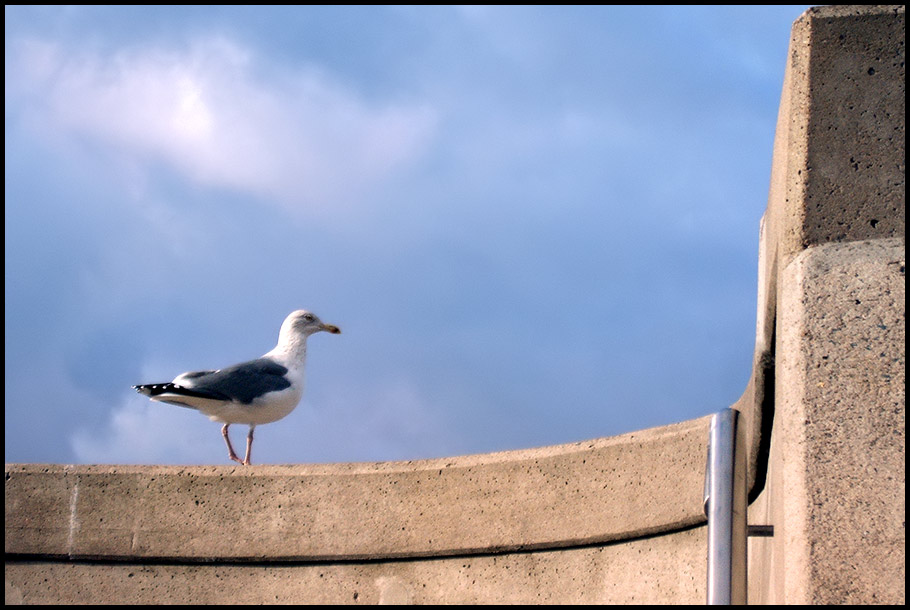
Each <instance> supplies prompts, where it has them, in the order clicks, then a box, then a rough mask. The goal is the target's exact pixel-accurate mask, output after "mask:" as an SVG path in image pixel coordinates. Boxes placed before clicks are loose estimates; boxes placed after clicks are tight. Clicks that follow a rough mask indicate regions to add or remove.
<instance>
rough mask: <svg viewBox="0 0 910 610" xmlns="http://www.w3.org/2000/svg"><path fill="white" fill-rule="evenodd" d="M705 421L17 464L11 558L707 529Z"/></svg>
mask: <svg viewBox="0 0 910 610" xmlns="http://www.w3.org/2000/svg"><path fill="white" fill-rule="evenodd" d="M708 423H709V418H701V419H697V420H693V421H691V422H686V423H684V424H677V425H673V426H667V427H663V428H655V429H652V430H645V431H642V432H636V433H632V434H626V435H622V436H617V437H611V438H606V439H597V440H593V441H587V442H583V443H572V444H567V445H558V446H552V447H545V448H542V449H528V450H521V451H508V452H502V453H493V454H484V455H477V456H462V457H455V458H446V459H434V460H423V461H414V462H383V463H374V464H326V465H298V466H257V467H255V468H244V467H234V466H211V467H189V468H182V467H166V466H154V467H152V466H148V467H146V466H132V467H130V466H61V465H36V464H23V465H7V467H6V524H5V525H6V542H5V544H6V552H7V553H19V554H25V555H30V556H38V555H50V556H57V557H89V558H91V557H131V558H133V557H134V558H139V557H148V558H199V559H206V558H221V559H224V558H237V559H249V558H252V559H258V558H271V559H277V560H285V559H292V560H330V559H354V558H365V557H366V558H373V559H376V558H386V557H413V556H428V555H453V554H455V555H460V554H464V553H473V552H476V551H479V550H483V551H495V550H508V549H533V548H555V547H561V546H569V545H577V544H586V543H591V542H603V541H609V540H617V539H623V538H630V537H637V536H641V535H645V534H650V533H654V532H658V531H667V530H671V529H678V528H680V527H684V526H688V525H692V524H697V523H701V522H703V521H704V515H703V513H702V508H701V503H702V499H701V492H702V485H703V472H704V465H705V460H706V455H707V448H706V446H705V444H706V440H705V439H706V438H707V434H708ZM668 497H672V498H673V499H674V501H673V502H667V501H666V498H668ZM226 523H227V524H231V526H230V529H229V530H228V531H226V529H225V524H226Z"/></svg>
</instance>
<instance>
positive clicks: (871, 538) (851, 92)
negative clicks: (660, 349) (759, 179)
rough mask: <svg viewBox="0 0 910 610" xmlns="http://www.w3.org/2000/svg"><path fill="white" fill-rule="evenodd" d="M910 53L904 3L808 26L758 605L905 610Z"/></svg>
mask: <svg viewBox="0 0 910 610" xmlns="http://www.w3.org/2000/svg"><path fill="white" fill-rule="evenodd" d="M904 44H905V43H904V9H903V7H902V6H827V7H820V8H814V9H810V10H809V11H807V12H806V13H805V14H803V16H801V17H800V18H799V19H798V20H797V21H796V23H795V24H794V27H793V36H792V39H791V42H790V60H789V62H788V65H787V69H786V73H785V76H784V86H783V92H782V95H781V106H780V113H779V116H778V125H777V131H776V135H775V148H774V160H773V164H772V174H771V190H770V194H769V201H768V209H767V212H766V213H765V216H764V219H763V221H762V246H761V254H760V256H761V262H760V275H759V283H760V284H759V285H760V289H759V292H760V294H762V295H763V299H762V300H760V302H759V337H760V339H759V340H757V341H756V352H758V349H759V345H760V344H761V341H765V342H767V344H771V345H772V348H773V353H774V357H775V358H776V364H775V366H774V368H773V376H774V378H773V380H772V384H771V385H772V387H773V389H771V390H770V391H769V393H770V394H771V395H772V396H773V398H774V400H773V401H770V403H768V402H766V403H765V404H764V406H763V408H762V409H763V410H762V411H761V412H759V413H758V417H759V419H760V420H761V419H763V421H764V423H763V424H761V425H760V426H753V430H758V429H760V430H761V432H760V433H759V440H760V441H764V442H765V443H766V444H767V445H768V447H769V448H770V453H769V459H768V463H769V470H768V476H767V483H766V486H765V488H764V491H763V493H762V494H761V495H760V496H759V497H758V499H757V501H756V502H755V503H754V504H753V505H752V506H751V507H750V522H751V523H762V524H765V523H767V524H773V525H774V526H775V536H774V537H773V538H759V539H751V540H750V570H749V583H750V593H749V595H750V601H751V602H753V603H903V602H904V598H905V589H904V575H905V562H904V550H903V549H904V541H905V532H904V508H905V507H904V485H903V481H904V444H905V441H904V425H905V396H904V373H905V363H904V353H905V347H904V315H905V309H904V286H905V278H904V230H905V211H904V210H905V206H904V197H905V188H904V172H905V160H904V137H905V127H904V124H905V120H904V112H905V103H904V99H905V73H904V54H905V50H904ZM763 319H764V320H765V322H764V333H762V332H761V329H762V326H763V322H762V320H763ZM769 320H773V328H772V327H771V325H770V324H768V322H767V321H769ZM775 337H776V339H775ZM775 343H776V346H775V345H774V344H775ZM770 421H773V428H772V427H771V426H769V425H768V422H770ZM768 439H770V443H767V440H768ZM759 444H761V443H758V442H757V443H755V445H754V446H753V449H754V448H755V447H757V446H758V445H759Z"/></svg>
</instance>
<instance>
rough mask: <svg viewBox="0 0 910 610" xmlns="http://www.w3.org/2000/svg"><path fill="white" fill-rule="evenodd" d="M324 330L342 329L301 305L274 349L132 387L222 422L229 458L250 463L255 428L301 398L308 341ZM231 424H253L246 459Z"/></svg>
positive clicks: (279, 415) (336, 331)
mask: <svg viewBox="0 0 910 610" xmlns="http://www.w3.org/2000/svg"><path fill="white" fill-rule="evenodd" d="M320 331H326V332H330V333H332V334H336V335H337V334H339V333H340V332H341V330H340V329H339V328H338V327H337V326H333V325H332V324H325V323H323V322H322V320H320V319H319V318H318V317H316V315H315V314H313V313H310V312H309V311H305V310H303V309H298V310H297V311H294V312H292V313H291V314H290V315H289V316H288V317H287V318H286V319H285V320H284V322H283V323H282V325H281V330H280V331H279V332H278V345H276V346H275V349H273V350H272V351H270V352H268V353H266V354H264V355H263V356H262V357H260V358H257V359H255V360H250V361H249V362H243V363H241V364H235V365H234V366H229V367H227V368H224V369H218V370H216V371H192V372H189V373H183V374H180V375H177V377H175V378H174V380H173V381H171V382H168V383H148V384H143V385H134V386H133V388H134V389H135V390H136V391H137V392H139V393H140V394H144V395H146V396H148V397H149V398H151V399H152V400H156V401H159V402H166V403H169V404H172V405H177V406H180V407H187V408H189V409H196V410H197V411H201V412H202V413H203V414H205V415H208V417H209V419H211V420H212V421H217V422H221V423H223V424H224V426H223V427H222V428H221V435H222V436H223V437H224V442H226V443H227V448H228V457H230V458H231V459H232V460H234V461H235V462H239V463H241V464H243V465H244V466H249V465H250V450H251V449H252V447H253V429H254V428H256V426H258V425H259V424H268V423H271V422H273V421H278V420H279V419H281V418H282V417H284V416H286V415H287V414H288V413H290V412H291V411H293V410H294V407H296V406H297V403H299V402H300V397H301V396H302V395H303V363H304V361H305V360H306V340H307V337H309V336H310V335H312V334H313V333H317V332H320ZM231 424H247V425H248V426H249V427H250V432H249V434H247V437H246V457H245V458H244V459H243V460H241V459H240V458H239V457H237V454H236V453H234V448H233V447H232V446H231V438H230V437H229V436H228V427H229V426H230V425H231Z"/></svg>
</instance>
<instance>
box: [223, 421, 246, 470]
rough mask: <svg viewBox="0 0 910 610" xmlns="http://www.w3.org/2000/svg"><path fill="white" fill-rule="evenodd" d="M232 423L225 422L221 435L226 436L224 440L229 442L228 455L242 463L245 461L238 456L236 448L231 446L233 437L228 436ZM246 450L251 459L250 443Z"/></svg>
mask: <svg viewBox="0 0 910 610" xmlns="http://www.w3.org/2000/svg"><path fill="white" fill-rule="evenodd" d="M230 425H231V424H224V426H223V427H222V428H221V436H223V437H224V442H225V443H227V446H228V457H229V458H231V459H232V460H234V461H235V462H240V463H241V464H243V463H244V462H243V461H242V460H241V459H240V458H239V457H237V454H236V453H234V448H233V447H231V437H230V436H228V426H230ZM246 451H247V459H249V452H250V450H249V445H247V450H246ZM247 463H249V462H247Z"/></svg>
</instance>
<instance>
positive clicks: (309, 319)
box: [303, 313, 316, 322]
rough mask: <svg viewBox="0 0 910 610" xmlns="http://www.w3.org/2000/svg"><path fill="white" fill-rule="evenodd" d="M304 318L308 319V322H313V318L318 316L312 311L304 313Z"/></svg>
mask: <svg viewBox="0 0 910 610" xmlns="http://www.w3.org/2000/svg"><path fill="white" fill-rule="evenodd" d="M303 319H304V320H306V321H307V322H312V321H313V320H315V319H316V316H314V315H313V314H311V313H308V314H304V316H303Z"/></svg>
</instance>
